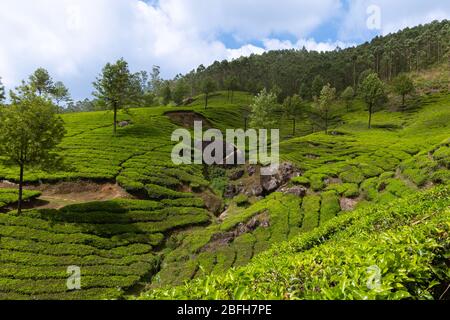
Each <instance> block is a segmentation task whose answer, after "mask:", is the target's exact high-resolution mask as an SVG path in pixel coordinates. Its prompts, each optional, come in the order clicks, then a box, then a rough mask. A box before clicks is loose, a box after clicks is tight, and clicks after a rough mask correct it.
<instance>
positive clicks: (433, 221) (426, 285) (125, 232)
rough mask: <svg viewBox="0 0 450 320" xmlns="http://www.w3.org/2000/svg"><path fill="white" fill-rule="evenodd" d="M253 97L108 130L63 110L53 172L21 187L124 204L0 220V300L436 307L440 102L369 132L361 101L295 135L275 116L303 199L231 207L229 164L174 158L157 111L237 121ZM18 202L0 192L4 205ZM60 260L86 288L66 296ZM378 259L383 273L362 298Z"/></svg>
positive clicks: (388, 116) (11, 171)
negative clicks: (106, 191)
mask: <svg viewBox="0 0 450 320" xmlns="http://www.w3.org/2000/svg"><path fill="white" fill-rule="evenodd" d="M251 98H252V97H251V95H250V94H247V93H236V94H235V100H234V103H229V102H227V99H226V92H218V93H216V94H214V95H213V97H211V99H210V106H209V107H208V108H207V109H205V108H204V106H203V99H202V97H198V99H197V100H196V101H195V102H194V103H193V104H191V105H189V106H186V107H157V108H140V109H131V110H130V112H129V113H121V114H120V120H127V121H128V123H129V125H127V126H125V127H123V128H119V129H118V134H117V136H112V124H111V119H112V114H110V113H105V112H92V113H74V114H67V115H63V119H64V121H65V126H66V130H67V134H66V137H65V138H64V140H63V142H62V143H61V144H60V145H59V146H58V150H57V152H58V153H59V154H60V155H61V156H62V158H63V163H62V164H61V166H60V167H57V168H50V169H51V170H48V171H44V170H27V171H26V172H25V180H26V182H27V184H28V187H29V189H33V190H35V189H36V186H39V185H40V184H42V183H45V184H54V183H58V182H61V181H69V182H73V183H77V182H78V181H93V182H96V183H117V184H118V185H119V186H120V187H122V188H123V189H124V190H125V191H126V192H128V194H129V195H130V196H129V199H115V200H111V201H104V202H87V203H79V204H75V205H70V206H66V207H64V208H62V209H38V208H35V209H29V210H26V211H25V212H24V213H22V214H21V215H17V213H16V212H15V211H9V212H5V213H2V214H0V265H1V268H0V299H123V298H135V297H140V298H144V299H175V298H176V299H178V298H197V299H203V298H212V299H216V298H221V299H241V298H250V299H267V298H276V299H386V298H387V299H403V298H411V297H412V298H417V299H428V298H436V299H438V298H440V296H441V295H442V294H443V292H444V290H445V288H444V287H445V286H446V285H448V283H449V280H450V274H449V273H448V263H449V261H448V254H449V247H450V243H449V238H448V234H449V232H450V225H449V224H448V221H450V211H449V206H450V192H449V191H450V190H449V186H450V174H449V172H450V171H449V169H450V107H449V106H450V95H449V94H445V93H441V94H432V95H424V96H421V97H417V98H415V99H416V100H415V102H414V108H411V109H409V110H406V111H389V110H386V111H380V112H377V113H376V114H375V115H374V119H373V122H374V128H373V129H371V130H368V129H367V123H366V122H367V112H365V111H364V106H363V104H362V103H361V102H359V101H357V103H355V106H354V107H353V109H352V110H351V112H349V113H347V112H345V108H344V106H340V107H339V108H337V109H336V110H335V112H334V114H333V119H332V124H333V125H332V126H333V128H332V130H331V132H330V134H328V135H326V134H324V133H322V132H311V127H310V126H309V124H308V123H307V121H305V120H302V121H300V124H299V128H298V132H297V134H298V136H296V137H291V136H290V134H291V133H292V132H291V131H292V130H291V128H290V122H289V121H285V120H280V127H281V128H282V131H281V136H282V141H281V144H280V150H281V158H282V160H283V161H286V162H290V163H292V164H294V165H295V167H296V168H297V169H298V170H299V173H300V174H299V176H296V177H294V178H293V179H292V180H290V181H289V182H288V183H287V184H286V185H285V186H284V187H285V188H287V189H289V188H293V187H303V188H304V190H305V193H306V194H305V196H301V197H299V196H297V195H293V194H289V193H286V192H283V190H282V189H279V190H277V192H274V193H271V194H266V195H264V197H257V196H252V195H244V194H240V195H238V196H236V197H234V198H226V197H224V196H223V190H224V187H225V186H226V185H227V184H229V183H230V179H229V177H228V176H229V171H230V170H225V169H224V170H218V171H217V172H218V173H217V174H214V175H213V174H211V173H209V174H208V168H205V167H203V166H201V165H192V166H188V165H183V166H176V165H174V164H173V163H172V161H171V152H172V147H173V146H174V143H175V142H172V141H171V140H170V138H171V134H172V132H173V131H174V130H175V129H177V128H179V127H180V126H181V125H183V124H180V123H178V122H177V121H176V120H174V119H173V118H171V117H169V115H167V114H166V113H167V112H171V113H173V112H175V111H178V112H180V111H182V112H184V114H191V115H192V114H193V113H192V112H195V115H196V117H200V118H201V119H203V120H204V123H208V124H209V125H210V126H212V127H217V128H219V129H221V130H225V129H227V128H243V127H244V122H245V120H244V119H245V117H246V115H247V114H248V105H249V103H250V101H251ZM280 119H281V117H280ZM185 124H186V123H185ZM0 179H1V180H9V181H17V179H18V170H17V168H16V167H11V166H7V165H6V164H2V165H0ZM242 179H243V180H242V181H247V180H245V179H251V177H249V176H248V174H247V173H246V174H245V175H244V177H243V178H242ZM25 196H26V197H27V198H30V199H33V198H36V197H39V196H40V192H39V191H27V192H26V193H25ZM16 199H17V194H16V193H15V191H11V190H9V189H0V207H3V208H8V205H11V204H13V203H14V202H15V201H17V200H16ZM31 203H32V202H31ZM4 211H8V210H4ZM70 266H78V267H80V269H81V290H69V289H68V288H67V285H66V282H67V279H68V276H69V275H68V273H67V268H68V267H70ZM374 266H376V268H378V269H376V270H379V272H380V273H381V279H382V280H381V284H380V283H378V282H376V281H375V284H374V286H375V289H373V290H369V289H367V288H368V286H367V283H366V282H367V270H368V268H370V267H374ZM374 268H375V267H374ZM370 270H373V268H372V269H370ZM369 278H370V277H369ZM443 289H444V290H443Z"/></svg>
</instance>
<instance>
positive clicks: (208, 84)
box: [202, 78, 216, 109]
mask: <svg viewBox="0 0 450 320" xmlns="http://www.w3.org/2000/svg"><path fill="white" fill-rule="evenodd" d="M214 90H216V83H215V82H214V81H213V80H212V79H211V78H206V79H205V81H204V82H203V85H202V91H203V93H204V94H205V109H206V108H207V107H208V100H209V95H210V94H211V92H213V91H214Z"/></svg>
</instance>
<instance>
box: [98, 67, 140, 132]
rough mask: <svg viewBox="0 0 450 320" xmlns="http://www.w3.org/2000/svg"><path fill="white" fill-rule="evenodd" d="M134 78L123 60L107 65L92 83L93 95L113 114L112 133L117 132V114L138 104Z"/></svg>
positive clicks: (137, 92)
mask: <svg viewBox="0 0 450 320" xmlns="http://www.w3.org/2000/svg"><path fill="white" fill-rule="evenodd" d="M136 84H137V82H136V78H135V77H134V76H133V75H132V74H131V72H130V70H129V68H128V63H127V62H126V61H125V60H124V59H120V60H118V61H117V62H116V63H114V64H111V63H108V64H106V66H105V67H104V68H103V70H102V73H101V74H100V76H99V77H98V78H97V80H96V81H95V82H94V83H93V85H94V88H95V91H94V93H93V95H94V96H95V97H97V98H98V99H99V100H101V101H102V102H103V103H104V104H105V105H106V107H107V108H108V109H110V110H112V111H113V112H114V122H113V128H114V129H113V133H114V134H116V132H117V112H118V111H119V110H120V109H127V108H128V107H130V106H133V105H136V103H138V102H139V98H140V97H139V91H138V88H137V85H136Z"/></svg>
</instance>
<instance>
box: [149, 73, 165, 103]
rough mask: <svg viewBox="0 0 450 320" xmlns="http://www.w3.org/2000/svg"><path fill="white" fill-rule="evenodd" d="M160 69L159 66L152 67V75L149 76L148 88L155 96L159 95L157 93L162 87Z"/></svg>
mask: <svg viewBox="0 0 450 320" xmlns="http://www.w3.org/2000/svg"><path fill="white" fill-rule="evenodd" d="M160 75H161V68H160V67H159V66H153V69H152V73H151V74H150V83H149V87H150V90H151V91H153V93H154V94H155V95H156V96H157V95H159V91H160V89H161V86H162V82H163V81H162V79H161V76H160Z"/></svg>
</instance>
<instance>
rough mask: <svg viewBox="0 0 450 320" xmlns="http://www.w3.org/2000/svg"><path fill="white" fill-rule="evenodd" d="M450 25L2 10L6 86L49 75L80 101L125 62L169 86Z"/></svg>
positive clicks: (194, 8) (252, 6)
mask: <svg viewBox="0 0 450 320" xmlns="http://www.w3.org/2000/svg"><path fill="white" fill-rule="evenodd" d="M374 8H375V9H377V10H378V11H377V12H378V13H379V17H378V16H377V17H375V18H376V19H375V20H374V19H373V18H374V15H373V12H374V11H373V9H374ZM378 18H379V19H378ZM449 18H450V1H441V0H429V1H423V0H410V1H407V0H397V1H392V0H370V1H369V0H354V1H351V0H314V1H311V0H277V1H273V0H208V1H206V0H159V1H158V0H152V1H141V0H2V1H0V39H2V45H1V46H0V77H2V82H3V83H4V84H5V85H6V87H7V88H8V89H10V88H13V87H14V86H17V85H18V84H19V83H20V81H21V80H22V79H25V78H27V77H28V75H29V74H30V73H32V72H33V71H34V70H35V69H36V68H38V67H45V68H47V69H48V70H49V71H50V73H51V74H52V76H53V78H54V79H55V80H62V81H63V82H64V83H66V85H67V86H68V87H69V89H70V91H71V92H72V96H73V98H74V99H83V98H86V97H88V98H89V97H90V95H91V92H92V81H94V79H95V77H96V76H97V75H98V73H99V72H100V70H101V68H102V66H103V65H104V64H105V63H107V62H110V61H115V60H117V59H118V58H120V57H124V58H125V59H126V60H127V61H128V62H129V63H130V67H131V69H132V71H139V70H151V68H152V66H153V65H159V66H161V70H162V74H163V76H164V77H167V78H170V77H173V76H174V75H176V74H177V73H185V72H188V71H190V70H192V69H194V68H196V67H197V66H198V65H199V64H204V65H209V64H211V63H212V62H214V61H215V60H223V59H234V58H237V57H239V56H242V55H249V54H252V53H256V54H260V53H262V52H264V51H267V50H275V49H287V48H298V49H301V48H302V47H303V46H305V47H306V48H307V49H308V50H318V51H328V50H333V49H335V48H336V46H340V47H348V46H352V45H355V44H359V43H362V42H364V41H367V40H370V39H371V38H372V37H373V36H375V35H377V34H387V33H390V32H395V31H398V30H399V29H402V28H404V27H407V26H415V25H418V24H420V23H427V22H431V21H432V20H434V19H438V20H442V19H449ZM368 21H371V22H370V23H371V27H370V28H369V27H368ZM374 21H376V22H377V23H376V25H375V28H374V24H373V23H374Z"/></svg>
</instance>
